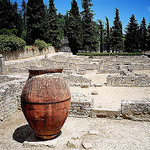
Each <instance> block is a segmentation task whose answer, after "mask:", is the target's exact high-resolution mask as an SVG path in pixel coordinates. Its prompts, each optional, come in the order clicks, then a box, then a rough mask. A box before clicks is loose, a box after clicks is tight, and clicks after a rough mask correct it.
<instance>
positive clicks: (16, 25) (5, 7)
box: [0, 0, 22, 37]
mask: <svg viewBox="0 0 150 150" xmlns="http://www.w3.org/2000/svg"><path fill="white" fill-rule="evenodd" d="M0 33H4V34H15V35H17V36H19V37H20V36H21V33H22V18H21V16H20V15H19V14H18V4H17V2H15V3H14V4H12V3H11V2H10V0H0Z"/></svg>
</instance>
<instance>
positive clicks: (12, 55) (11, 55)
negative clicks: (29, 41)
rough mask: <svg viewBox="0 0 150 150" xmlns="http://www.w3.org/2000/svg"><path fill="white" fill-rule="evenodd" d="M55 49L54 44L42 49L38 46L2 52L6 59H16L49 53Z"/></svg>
mask: <svg viewBox="0 0 150 150" xmlns="http://www.w3.org/2000/svg"><path fill="white" fill-rule="evenodd" d="M54 52H55V49H54V47H52V46H49V47H48V48H47V49H44V50H42V51H40V50H39V49H38V48H34V49H33V48H31V47H29V48H25V49H24V50H18V51H12V52H5V53H3V52H0V53H1V54H2V55H3V57H4V58H5V60H6V61H7V60H15V59H22V58H28V57H34V56H39V55H45V54H48V53H54Z"/></svg>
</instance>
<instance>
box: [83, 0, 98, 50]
mask: <svg viewBox="0 0 150 150" xmlns="http://www.w3.org/2000/svg"><path fill="white" fill-rule="evenodd" d="M91 1H92V0H82V1H81V2H82V8H83V11H82V12H81V14H82V22H83V49H84V50H86V51H90V52H91V51H96V48H97V46H98V39H97V36H95V34H96V33H95V32H96V31H95V27H94V22H93V15H94V14H93V11H92V10H91V7H92V6H93V4H91Z"/></svg>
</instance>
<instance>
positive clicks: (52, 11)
mask: <svg viewBox="0 0 150 150" xmlns="http://www.w3.org/2000/svg"><path fill="white" fill-rule="evenodd" d="M56 11H57V9H56V8H55V4H54V0H50V1H49V10H48V20H47V22H48V27H47V29H48V30H47V33H46V35H47V39H46V42H47V43H52V45H53V46H54V47H55V48H60V47H61V39H60V33H59V27H58V25H59V22H58V18H57V14H56Z"/></svg>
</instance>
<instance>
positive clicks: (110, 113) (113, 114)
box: [90, 108, 121, 118]
mask: <svg viewBox="0 0 150 150" xmlns="http://www.w3.org/2000/svg"><path fill="white" fill-rule="evenodd" d="M120 113H121V112H120V110H114V109H101V108H93V109H92V112H91V115H90V117H98V118H118V117H119V116H120Z"/></svg>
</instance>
